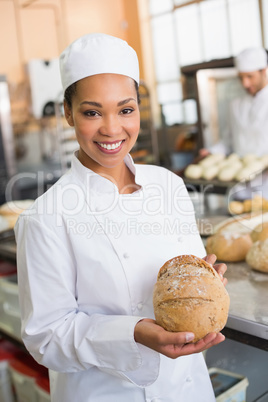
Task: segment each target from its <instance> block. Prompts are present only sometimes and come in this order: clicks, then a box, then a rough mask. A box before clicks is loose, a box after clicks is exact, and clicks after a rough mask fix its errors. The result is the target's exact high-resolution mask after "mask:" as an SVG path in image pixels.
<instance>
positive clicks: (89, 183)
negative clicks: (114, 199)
mask: <svg viewBox="0 0 268 402" xmlns="http://www.w3.org/2000/svg"><path fill="white" fill-rule="evenodd" d="M124 162H125V164H126V166H127V167H128V168H129V170H130V171H131V172H132V173H133V174H134V176H135V182H136V184H139V185H140V186H141V187H142V181H143V180H142V177H141V175H140V174H139V172H137V169H136V166H135V164H134V162H133V159H132V157H131V156H130V154H127V155H126V157H125V158H124ZM71 173H73V174H74V175H75V178H76V179H77V180H78V181H79V182H80V184H81V185H82V186H86V187H90V189H91V190H94V191H96V192H97V193H114V192H118V188H117V186H116V185H115V183H113V182H112V181H111V180H109V179H107V178H105V177H103V176H100V175H99V174H97V173H95V172H94V171H93V170H91V169H89V168H87V167H85V166H84V165H83V164H82V163H81V162H80V161H79V159H78V151H76V152H75V153H74V154H73V157H72V161H71Z"/></svg>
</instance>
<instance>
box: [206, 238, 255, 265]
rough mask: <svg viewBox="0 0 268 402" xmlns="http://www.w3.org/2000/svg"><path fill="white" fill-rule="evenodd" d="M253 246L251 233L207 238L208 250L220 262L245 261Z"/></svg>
mask: <svg viewBox="0 0 268 402" xmlns="http://www.w3.org/2000/svg"><path fill="white" fill-rule="evenodd" d="M251 246H252V239H251V236H250V234H249V233H245V234H239V233H216V234H215V235H212V236H210V237H208V238H207V243H206V250H207V253H208V254H215V255H216V256H217V259H218V260H220V261H226V262H237V261H244V260H245V258H246V255H247V252H248V251H249V249H250V247H251Z"/></svg>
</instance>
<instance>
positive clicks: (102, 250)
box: [15, 155, 215, 402]
mask: <svg viewBox="0 0 268 402" xmlns="http://www.w3.org/2000/svg"><path fill="white" fill-rule="evenodd" d="M125 163H126V164H127V166H129V168H130V169H131V171H132V172H133V173H134V174H135V180H136V183H137V184H139V185H140V186H141V188H140V189H139V190H137V191H135V192H133V193H132V194H119V193H118V190H117V187H116V186H115V185H114V184H113V183H112V182H111V181H109V180H107V179H105V178H103V177H101V176H99V175H97V174H96V173H94V172H92V171H91V170H89V169H87V168H86V167H85V166H83V165H82V164H81V163H80V162H79V160H78V159H77V157H76V156H74V157H73V160H72V167H71V169H70V171H68V172H67V173H66V174H65V175H63V176H62V178H61V179H60V180H59V181H58V182H57V183H56V184H55V185H54V186H53V187H51V188H50V189H49V190H48V191H47V192H46V193H45V194H43V195H42V196H41V197H39V198H38V199H37V200H36V202H35V203H34V204H33V206H32V207H31V209H29V210H27V211H25V212H24V213H23V214H21V216H20V218H19V220H18V222H17V224H16V227H15V233H16V240H17V264H18V281H19V298H20V306H21V315H22V338H23V340H24V343H25V345H26V347H27V349H28V350H29V351H30V353H31V354H32V356H33V357H34V358H35V359H36V360H37V361H38V362H39V363H40V364H42V365H44V366H46V367H48V368H49V369H50V383H51V398H52V399H51V400H52V402H74V401H79V402H98V401H99V402H126V401H131V402H132V401H133V402H134V401H135V402H144V401H146V402H149V401H151V402H156V401H165V402H197V401H198V402H211V401H215V397H214V393H213V389H212V386H211V382H210V379H209V375H208V372H207V368H206V364H205V361H204V358H203V355H202V353H199V354H193V355H190V356H184V357H179V358H177V359H169V358H167V357H165V356H163V355H161V354H159V353H157V352H155V351H153V350H151V349H149V348H147V347H145V346H143V345H140V344H138V343H136V342H135V341H134V335H133V334H134V327H135V325H136V323H137V322H138V321H139V320H140V319H141V318H143V317H149V318H154V313H153V306H152V292H153V286H154V283H155V281H156V277H157V273H158V271H159V269H160V267H161V266H162V265H163V263H164V262H166V261H167V260H168V259H170V258H172V257H175V256H177V255H180V254H189V253H191V254H195V255H197V256H199V257H204V256H205V254H206V253H205V249H204V247H203V244H202V241H201V239H200V236H199V234H198V231H197V227H196V223H195V218H194V211H193V207H192V203H191V201H190V199H189V196H188V194H187V191H186V188H185V186H184V184H183V182H182V180H181V178H179V177H178V176H176V175H175V174H173V173H171V172H169V171H168V170H166V169H164V168H161V167H157V166H148V165H146V166H145V165H134V164H133V162H132V160H131V158H130V156H129V155H128V156H127V157H126V158H125Z"/></svg>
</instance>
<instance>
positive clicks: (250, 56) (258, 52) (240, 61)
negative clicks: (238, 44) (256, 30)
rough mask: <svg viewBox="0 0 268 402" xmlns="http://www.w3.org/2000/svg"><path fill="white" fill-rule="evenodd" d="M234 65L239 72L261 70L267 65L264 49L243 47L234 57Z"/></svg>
mask: <svg viewBox="0 0 268 402" xmlns="http://www.w3.org/2000/svg"><path fill="white" fill-rule="evenodd" d="M235 65H236V68H237V70H238V71H239V72H241V73H249V72H251V71H258V70H262V69H263V68H266V67H267V53H266V50H265V49H263V48H261V47H252V48H248V49H245V50H243V51H242V52H241V53H239V54H238V56H237V57H236V59H235Z"/></svg>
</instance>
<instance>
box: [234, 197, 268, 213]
mask: <svg viewBox="0 0 268 402" xmlns="http://www.w3.org/2000/svg"><path fill="white" fill-rule="evenodd" d="M251 211H268V200H267V199H266V198H264V197H262V196H260V195H257V194H256V195H254V197H253V198H250V199H246V200H244V201H230V203H229V212H230V213H231V214H235V215H239V214H243V213H245V212H251Z"/></svg>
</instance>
